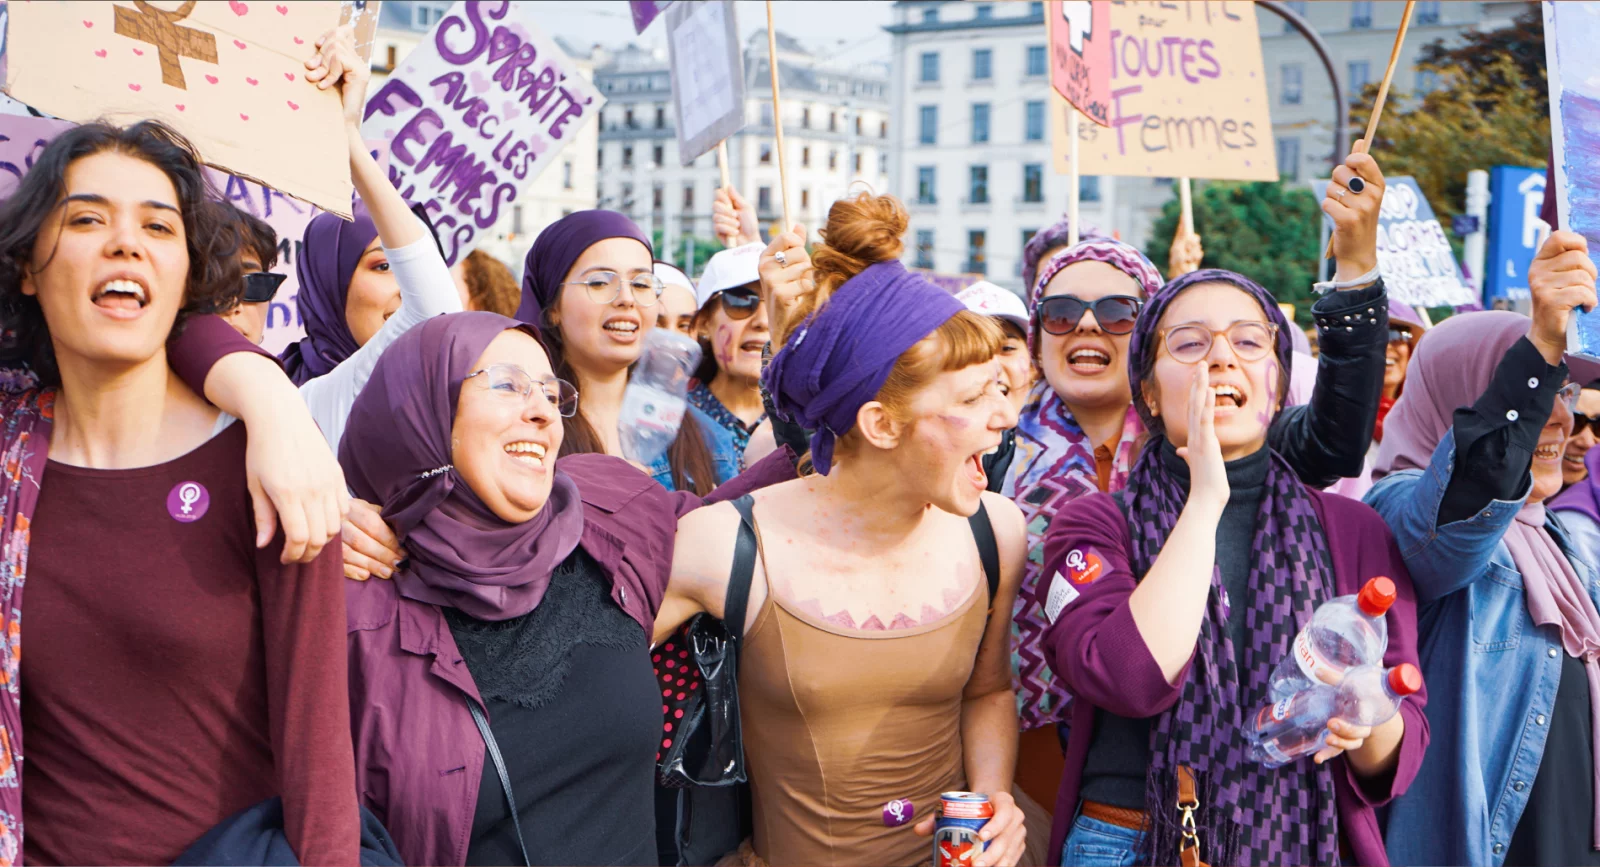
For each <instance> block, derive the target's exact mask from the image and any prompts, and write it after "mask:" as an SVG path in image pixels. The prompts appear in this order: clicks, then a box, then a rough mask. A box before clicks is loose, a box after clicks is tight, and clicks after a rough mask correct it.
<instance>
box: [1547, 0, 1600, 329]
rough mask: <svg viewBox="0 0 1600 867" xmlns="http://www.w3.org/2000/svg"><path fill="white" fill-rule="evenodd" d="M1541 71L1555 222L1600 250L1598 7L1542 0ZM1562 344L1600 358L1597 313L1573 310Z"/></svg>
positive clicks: (1599, 11) (1599, 16) (1598, 319)
mask: <svg viewBox="0 0 1600 867" xmlns="http://www.w3.org/2000/svg"><path fill="white" fill-rule="evenodd" d="M1544 32H1545V34H1546V36H1545V42H1544V51H1545V69H1546V76H1547V79H1548V80H1549V82H1550V145H1551V153H1552V159H1551V161H1550V180H1551V182H1552V183H1553V184H1555V199H1556V222H1557V223H1558V224H1559V226H1560V227H1561V228H1562V229H1564V230H1568V231H1573V232H1577V233H1578V234H1580V235H1582V236H1584V237H1585V238H1588V239H1589V249H1590V250H1596V249H1600V52H1596V51H1595V45H1596V42H1595V41H1594V40H1596V39H1600V5H1597V4H1595V3H1550V2H1546V3H1545V4H1544ZM1567 348H1568V351H1569V352H1571V353H1572V354H1574V355H1578V356H1580V357H1583V358H1585V359H1586V360H1596V359H1600V311H1596V312H1592V313H1585V312H1583V311H1582V310H1577V311H1574V314H1573V315H1572V316H1570V317H1568V319H1567Z"/></svg>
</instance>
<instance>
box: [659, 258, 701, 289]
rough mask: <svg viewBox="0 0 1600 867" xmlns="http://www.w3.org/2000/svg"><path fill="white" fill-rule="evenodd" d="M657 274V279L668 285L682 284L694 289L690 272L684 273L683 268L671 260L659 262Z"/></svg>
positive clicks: (684, 286) (686, 287)
mask: <svg viewBox="0 0 1600 867" xmlns="http://www.w3.org/2000/svg"><path fill="white" fill-rule="evenodd" d="M655 274H656V279H657V280H660V281H661V282H662V283H663V284H665V285H667V286H682V287H683V288H685V289H687V290H689V291H690V292H693V291H694V281H693V280H690V279H689V275H688V274H685V273H683V270H682V269H680V268H679V267H678V266H677V265H674V264H672V263H671V262H657V263H656V265H655Z"/></svg>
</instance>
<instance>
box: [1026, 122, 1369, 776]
mask: <svg viewBox="0 0 1600 867" xmlns="http://www.w3.org/2000/svg"><path fill="white" fill-rule="evenodd" d="M1334 180H1335V181H1336V183H1334V184H1332V185H1330V187H1329V190H1330V191H1329V193H1328V195H1327V198H1326V199H1325V200H1324V201H1323V205H1322V206H1323V210H1324V211H1326V212H1327V213H1328V214H1329V215H1330V216H1331V217H1332V218H1333V220H1334V232H1333V250H1334V254H1335V256H1336V258H1337V260H1338V273H1337V274H1336V275H1335V282H1334V283H1333V284H1332V286H1333V288H1334V289H1336V290H1338V291H1333V292H1330V293H1329V294H1327V295H1326V296H1324V297H1323V298H1322V299H1321V300H1319V301H1318V302H1317V303H1316V305H1315V306H1314V307H1313V308H1312V313H1313V314H1314V316H1315V318H1316V323H1317V328H1318V336H1319V340H1320V342H1321V345H1322V357H1321V363H1320V364H1319V365H1318V368H1317V382H1316V386H1315V389H1314V391H1313V393H1312V398H1311V401H1310V403H1309V404H1307V405H1304V406H1296V407H1289V408H1287V409H1285V410H1284V411H1283V412H1281V413H1278V414H1277V415H1276V416H1275V417H1274V421H1273V424H1272V427H1271V429H1270V430H1269V432H1268V436H1269V438H1270V441H1271V444H1272V448H1273V449H1275V450H1276V451H1277V452H1278V453H1279V454H1281V455H1282V456H1283V457H1284V460H1286V461H1287V462H1288V464H1289V466H1290V467H1291V468H1292V469H1293V470H1294V472H1295V474H1296V475H1297V476H1299V477H1300V479H1301V480H1302V481H1304V482H1306V483H1307V484H1309V485H1312V486H1314V487H1325V486H1327V485H1329V484H1332V483H1333V482H1335V481H1336V480H1338V479H1339V478H1340V477H1343V476H1354V475H1357V474H1358V473H1359V472H1360V471H1361V468H1362V463H1363V460H1364V458H1365V456H1366V451H1367V445H1368V438H1367V434H1368V433H1369V432H1370V431H1371V430H1372V419H1373V418H1374V417H1375V416H1376V413H1377V406H1378V398H1379V386H1380V385H1381V383H1382V379H1383V347H1384V334H1385V332H1386V330H1387V326H1386V324H1385V323H1386V319H1387V316H1386V310H1385V304H1386V300H1385V294H1384V290H1383V284H1382V281H1381V280H1378V279H1377V278H1376V269H1377V261H1378V256H1377V225H1378V208H1379V205H1380V203H1381V202H1382V198H1383V174H1382V173H1381V172H1380V171H1379V170H1378V166H1377V163H1375V162H1374V161H1373V160H1372V158H1371V157H1369V156H1367V155H1366V154H1364V153H1354V154H1351V155H1350V157H1349V158H1347V159H1346V160H1345V164H1344V165H1342V166H1339V167H1337V168H1336V169H1335V171H1334ZM1358 189H1359V190H1360V192H1356V190H1358ZM1160 285H1161V276H1160V274H1159V273H1158V272H1157V271H1156V268H1155V266H1154V265H1152V264H1151V263H1150V260H1149V259H1146V258H1145V257H1144V255H1143V254H1141V253H1140V252H1139V251H1138V250H1136V249H1134V248H1133V247H1131V246H1128V245H1127V244H1123V243H1121V242H1119V241H1113V240H1104V239H1102V240H1092V241H1086V242H1084V243H1081V244H1079V245H1078V246H1076V247H1073V248H1071V249H1068V250H1065V251H1063V252H1061V253H1058V254H1057V255H1056V256H1055V257H1054V258H1052V259H1051V260H1050V261H1049V262H1048V263H1047V264H1046V265H1045V266H1043V268H1042V269H1041V270H1040V274H1039V280H1038V281H1037V283H1036V285H1035V286H1034V288H1033V292H1034V297H1033V299H1032V301H1033V303H1032V314H1033V323H1032V324H1033V334H1032V346H1033V352H1034V359H1035V362H1036V363H1037V365H1038V367H1039V370H1040V372H1041V374H1042V375H1043V378H1042V379H1041V380H1040V381H1039V382H1038V383H1037V384H1035V386H1034V389H1033V392H1032V393H1031V394H1030V396H1029V400H1028V403H1027V405H1025V406H1024V407H1023V409H1022V414H1021V416H1020V419H1019V422H1018V425H1017V448H1016V450H1017V453H1016V458H1015V459H1014V460H1013V461H1012V464H1011V472H1010V478H1009V479H1008V482H1007V486H1006V488H1005V489H1004V491H1005V493H1006V494H1007V495H1008V496H1010V497H1011V498H1012V499H1013V501H1015V502H1016V504H1017V506H1018V507H1019V508H1021V509H1022V513H1023V515H1024V516H1025V517H1026V518H1027V520H1028V547H1029V559H1028V565H1027V569H1026V572H1025V574H1024V576H1023V591H1022V593H1021V594H1020V595H1019V596H1018V599H1017V610H1016V615H1015V620H1016V626H1017V634H1016V636H1015V641H1016V644H1017V652H1016V665H1017V677H1018V687H1019V690H1020V693H1019V694H1020V696H1021V698H1020V701H1021V708H1020V711H1021V722H1022V728H1023V735H1022V739H1021V743H1020V753H1019V754H1020V755H1021V756H1022V761H1021V762H1020V763H1019V774H1018V780H1019V784H1020V785H1021V786H1022V788H1023V790H1024V791H1026V792H1028V793H1029V794H1030V795H1031V796H1033V797H1034V799H1035V800H1038V801H1040V802H1041V803H1045V804H1048V803H1049V802H1050V801H1051V799H1052V798H1053V793H1054V790H1055V787H1056V783H1057V782H1058V781H1059V780H1060V779H1061V769H1062V764H1061V762H1062V752H1063V749H1062V746H1061V743H1060V737H1061V736H1062V735H1064V734H1065V732H1064V731H1060V732H1058V730H1057V725H1056V724H1058V723H1066V722H1067V721H1068V720H1069V719H1070V715H1069V713H1068V702H1069V701H1070V697H1069V696H1068V694H1067V692H1066V691H1065V690H1063V689H1062V688H1061V686H1060V685H1059V684H1057V683H1056V682H1055V678H1054V676H1053V675H1052V674H1051V672H1050V670H1049V668H1048V667H1046V666H1045V664H1044V657H1043V655H1042V653H1041V650H1040V647H1039V639H1040V635H1041V634H1042V633H1043V632H1044V630H1045V628H1046V627H1047V626H1048V625H1049V624H1048V622H1047V621H1046V619H1045V617H1044V612H1043V609H1042V608H1041V607H1040V606H1039V605H1038V604H1036V603H1035V602H1034V601H1033V591H1034V590H1035V589H1036V588H1037V587H1038V585H1039V579H1040V575H1041V574H1048V573H1046V572H1044V571H1043V570H1042V569H1041V568H1040V566H1039V563H1040V556H1041V551H1042V545H1043V539H1044V533H1045V530H1046V528H1048V527H1049V526H1050V521H1051V519H1052V518H1054V517H1055V515H1056V513H1057V512H1058V511H1060V509H1061V508H1062V507H1063V506H1064V505H1066V504H1067V503H1069V502H1071V501H1073V500H1075V499H1077V498H1079V497H1083V496H1086V495H1088V494H1091V493H1094V492H1096V491H1120V490H1121V489H1122V488H1123V486H1124V484H1126V481H1127V478H1128V473H1129V471H1130V470H1131V468H1132V467H1133V464H1134V461H1135V459H1136V458H1137V456H1138V452H1139V443H1140V440H1141V439H1142V437H1143V435H1144V427H1143V425H1142V423H1141V421H1140V418H1139V414H1138V411H1137V409H1136V407H1135V406H1134V400H1133V393H1132V391H1131V390H1130V389H1129V386H1128V365H1127V361H1126V359H1127V353H1128V341H1129V335H1130V334H1131V333H1132V331H1133V328H1134V322H1135V320H1136V318H1137V316H1138V315H1139V311H1140V309H1141V307H1142V306H1143V304H1144V299H1146V298H1148V297H1150V296H1151V295H1152V294H1153V293H1154V292H1155V291H1156V289H1157V288H1158V287H1160Z"/></svg>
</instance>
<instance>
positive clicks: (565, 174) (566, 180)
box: [561, 160, 572, 190]
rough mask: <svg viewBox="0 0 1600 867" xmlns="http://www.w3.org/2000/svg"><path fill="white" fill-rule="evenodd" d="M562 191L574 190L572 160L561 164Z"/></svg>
mask: <svg viewBox="0 0 1600 867" xmlns="http://www.w3.org/2000/svg"><path fill="white" fill-rule="evenodd" d="M561 189H563V190H570V189H572V160H567V161H566V162H563V163H562V164H561Z"/></svg>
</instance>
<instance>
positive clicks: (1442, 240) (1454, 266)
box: [1312, 175, 1478, 307]
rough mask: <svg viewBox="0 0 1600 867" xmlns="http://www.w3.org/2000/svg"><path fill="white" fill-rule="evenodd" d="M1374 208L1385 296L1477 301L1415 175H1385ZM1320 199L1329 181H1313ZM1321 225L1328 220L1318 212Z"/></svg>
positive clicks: (1444, 303) (1422, 302)
mask: <svg viewBox="0 0 1600 867" xmlns="http://www.w3.org/2000/svg"><path fill="white" fill-rule="evenodd" d="M1384 183H1385V189H1384V191H1383V205H1382V206H1381V207H1380V208H1379V210H1378V271H1379V273H1381V274H1382V275H1383V285H1384V286H1385V288H1387V289H1388V292H1389V297H1390V298H1393V299H1395V300H1397V301H1399V302H1401V303H1403V304H1410V305H1411V306H1413V307H1455V306H1459V305H1465V304H1477V303H1478V293H1477V292H1476V291H1475V290H1474V289H1473V288H1472V286H1471V284H1469V283H1467V281H1466V279H1465V278H1463V277H1462V275H1461V265H1460V263H1459V262H1457V261H1456V257H1455V253H1454V252H1453V251H1451V249H1450V241H1449V239H1448V238H1446V237H1445V234H1444V227H1443V226H1441V225H1439V221H1438V219H1436V218H1435V217H1434V215H1433V206H1431V205H1429V204H1428V200H1427V199H1426V198H1425V197H1424V196H1423V195H1422V188H1421V187H1418V186H1417V181H1416V179H1415V178H1412V177H1410V176H1407V175H1402V176H1400V177H1391V178H1386V179H1385V180H1384ZM1312 187H1313V188H1314V189H1315V190H1316V196H1317V198H1318V199H1319V200H1320V199H1322V198H1323V197H1325V196H1326V195H1327V192H1328V182H1327V181H1316V182H1314V183H1312ZM1323 223H1324V225H1325V226H1329V227H1331V226H1332V221H1331V220H1329V219H1328V218H1327V216H1326V215H1324V217H1323Z"/></svg>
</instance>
